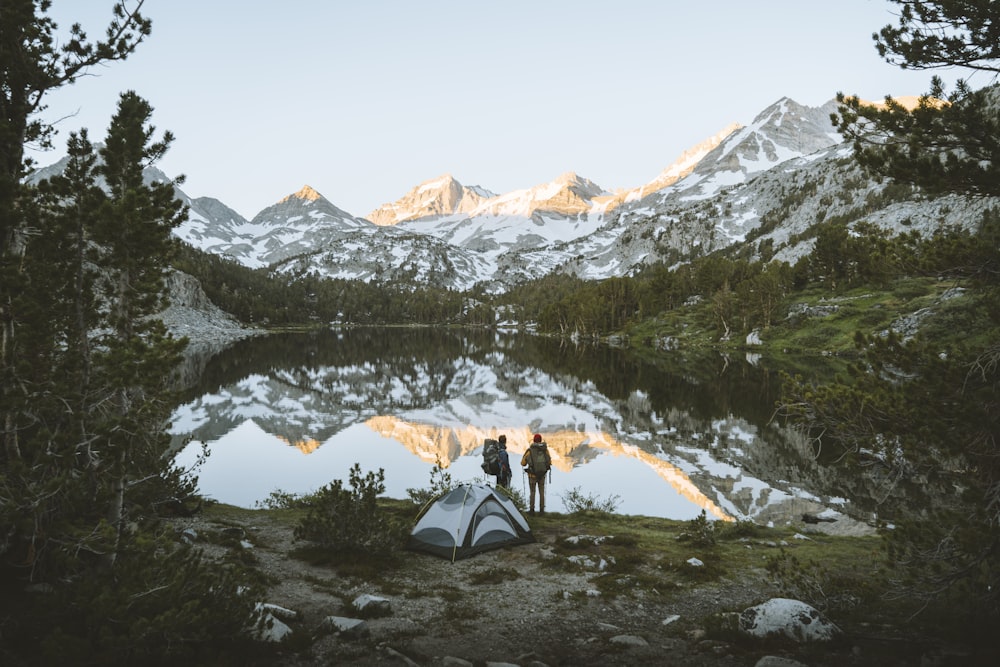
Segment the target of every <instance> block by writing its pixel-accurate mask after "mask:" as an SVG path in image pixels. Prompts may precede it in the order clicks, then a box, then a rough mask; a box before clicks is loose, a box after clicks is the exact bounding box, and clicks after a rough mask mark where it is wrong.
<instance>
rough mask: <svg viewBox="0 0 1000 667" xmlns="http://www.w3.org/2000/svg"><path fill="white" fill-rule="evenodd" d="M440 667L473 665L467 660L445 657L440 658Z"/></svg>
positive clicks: (470, 666)
mask: <svg viewBox="0 0 1000 667" xmlns="http://www.w3.org/2000/svg"><path fill="white" fill-rule="evenodd" d="M441 666H442V667H473V664H472V663H471V662H469V661H468V660H462V659H461V658H456V657H455V656H452V655H446V656H445V657H443V658H441Z"/></svg>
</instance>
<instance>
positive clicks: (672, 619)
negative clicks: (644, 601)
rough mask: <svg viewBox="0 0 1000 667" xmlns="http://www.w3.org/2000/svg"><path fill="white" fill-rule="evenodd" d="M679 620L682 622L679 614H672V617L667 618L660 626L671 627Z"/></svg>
mask: <svg viewBox="0 0 1000 667" xmlns="http://www.w3.org/2000/svg"><path fill="white" fill-rule="evenodd" d="M679 620H681V617H680V616H679V615H678V614H671V615H670V616H667V617H666V618H665V619H663V620H662V621H660V625H670V624H671V623H673V622H675V621H679Z"/></svg>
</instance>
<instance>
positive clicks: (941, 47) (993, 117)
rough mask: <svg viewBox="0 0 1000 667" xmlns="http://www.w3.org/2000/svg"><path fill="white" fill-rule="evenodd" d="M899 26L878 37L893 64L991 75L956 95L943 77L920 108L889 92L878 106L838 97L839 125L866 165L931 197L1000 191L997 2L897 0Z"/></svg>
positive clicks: (963, 85)
mask: <svg viewBox="0 0 1000 667" xmlns="http://www.w3.org/2000/svg"><path fill="white" fill-rule="evenodd" d="M893 2H895V3H896V4H898V5H900V7H901V12H900V14H899V24H898V25H897V26H893V25H887V26H885V27H883V28H882V29H881V31H880V32H878V33H876V34H874V35H873V36H872V37H873V39H874V40H875V43H876V48H877V49H878V52H879V54H880V55H882V56H883V57H884V58H885V59H886V60H887V61H888V62H890V63H892V64H895V65H899V66H900V67H902V68H904V69H918V70H931V69H941V68H954V67H960V68H964V69H968V70H972V71H973V72H974V74H976V75H980V76H982V75H985V76H987V77H988V83H989V84H990V85H988V86H986V87H983V88H981V89H979V90H976V89H974V88H973V87H972V86H971V84H970V81H971V78H970V80H959V81H958V82H957V83H956V86H955V89H954V90H953V91H951V92H950V93H949V92H947V91H946V89H945V86H944V84H943V82H942V81H941V79H940V78H939V77H936V76H935V77H933V78H932V80H931V88H930V91H929V92H928V93H926V94H924V95H922V96H921V97H920V99H919V101H918V103H917V105H916V107H913V108H908V107H907V106H904V105H903V104H902V103H900V102H899V101H898V100H896V99H894V98H893V97H891V96H888V97H886V99H885V103H884V104H883V105H873V104H870V103H867V102H864V101H862V100H860V99H859V98H858V97H857V96H848V95H844V94H843V93H840V94H838V96H837V99H838V101H839V102H840V107H839V116H838V115H836V114H835V115H834V116H833V121H834V124H835V125H837V126H838V129H839V131H840V132H841V134H842V135H843V136H844V138H845V139H846V140H847V141H850V142H852V143H853V144H854V150H855V155H856V157H857V160H858V161H859V163H860V164H861V165H862V166H865V167H867V168H869V169H870V170H872V171H873V172H875V173H877V174H881V175H884V176H890V177H892V178H895V179H897V180H901V181H906V182H910V183H914V184H916V185H919V186H920V187H922V188H923V189H924V190H925V191H927V192H929V193H931V194H942V193H947V192H961V193H965V194H970V195H978V196H995V195H1000V89H998V88H997V86H996V85H994V84H995V83H996V75H997V74H998V73H1000V8H998V7H997V5H996V3H994V2H965V1H964V0H937V1H934V2H928V1H924V0H893Z"/></svg>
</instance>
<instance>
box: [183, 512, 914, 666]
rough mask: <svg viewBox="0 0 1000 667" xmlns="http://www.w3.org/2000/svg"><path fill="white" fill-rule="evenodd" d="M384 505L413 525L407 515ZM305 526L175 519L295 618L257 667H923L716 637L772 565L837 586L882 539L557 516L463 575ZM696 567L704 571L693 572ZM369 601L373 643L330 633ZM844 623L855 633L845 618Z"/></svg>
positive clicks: (762, 585)
mask: <svg viewBox="0 0 1000 667" xmlns="http://www.w3.org/2000/svg"><path fill="white" fill-rule="evenodd" d="M380 503H381V504H382V505H383V506H384V507H386V508H388V510H389V511H391V512H393V513H396V514H397V515H399V516H401V517H407V518H408V520H409V521H411V522H412V521H413V520H414V519H415V518H416V515H417V509H416V508H415V506H414V505H413V503H411V502H407V501H401V500H389V499H382V500H380ZM300 517H301V512H298V511H296V510H292V509H270V510H264V509H257V510H248V509H243V508H237V507H233V506H229V505H219V504H213V505H209V506H208V507H206V508H205V509H204V510H203V511H202V512H200V513H198V514H196V515H194V516H192V517H185V518H178V519H176V520H175V521H174V523H175V525H174V528H175V529H176V530H178V531H185V530H189V531H193V533H192V534H194V535H196V536H197V537H196V538H195V539H196V542H197V544H198V546H199V547H201V548H204V549H205V550H206V553H208V554H209V555H210V556H212V557H215V558H219V559H223V560H230V561H238V562H241V563H244V564H247V565H250V566H252V567H253V568H255V569H257V570H259V572H260V573H261V576H262V578H263V579H264V581H265V582H266V588H267V599H266V600H263V602H267V603H269V604H273V605H277V606H279V607H281V608H284V609H288V610H291V611H293V612H294V614H295V616H294V618H291V619H289V620H288V621H287V624H288V626H289V627H290V629H291V634H290V636H288V637H287V638H286V639H285V640H284V642H283V643H281V644H275V645H274V648H273V651H274V654H273V655H268V656H261V660H262V661H263V664H279V665H287V666H298V667H301V666H304V665H312V664H356V665H376V664H378V665H385V664H389V665H393V664H399V665H414V664H415V665H436V664H445V663H444V662H443V661H444V659H445V658H452V659H458V660H464V661H467V662H468V663H471V664H473V665H483V664H486V663H487V662H500V663H510V664H518V665H529V664H532V663H535V664H539V663H540V664H545V665H634V664H663V659H664V656H667V655H668V656H669V659H670V662H669V664H674V665H687V666H701V665H720V664H721V665H754V664H756V662H757V661H758V660H759V659H760V658H761V657H762V656H764V655H783V656H786V657H793V656H795V655H796V654H797V653H798V654H803V652H804V655H805V657H804V658H802V659H803V660H804V661H805V663H806V664H809V665H814V666H817V665H835V664H845V663H844V661H845V660H846V659H847V657H848V656H849V655H850V656H853V657H851V658H850V661H851V664H855V665H868V664H871V665H875V664H907V663H906V660H907V659H912V658H913V657H914V656H912V655H906V654H905V653H901V652H900V648H899V642H898V641H887V642H884V643H879V642H877V641H875V642H873V641H872V640H871V639H867V640H864V643H863V645H861V644H859V643H858V642H860V641H861V640H859V639H852V640H850V641H849V642H848V643H845V644H843V645H837V646H835V647H831V646H825V647H823V648H822V650H819V651H817V650H816V649H808V648H802V647H795V646H782V645H775V644H773V643H769V644H767V645H760V644H757V643H750V644H748V643H746V642H745V641H741V640H737V639H735V638H734V637H733V636H732V633H727V631H726V630H725V629H724V627H722V625H721V622H722V621H721V619H723V618H725V616H724V614H725V613H728V612H733V611H739V610H741V609H743V608H745V607H747V606H749V605H751V604H754V603H757V602H759V601H761V600H764V599H767V598H768V597H770V596H774V595H776V594H778V593H779V592H782V589H780V588H779V587H778V585H777V584H776V577H775V572H774V568H773V567H771V568H769V567H768V563H780V562H782V561H783V559H784V558H785V556H786V555H788V554H792V555H794V557H795V558H797V559H799V560H800V561H801V562H803V563H807V562H810V561H815V560H817V559H819V560H822V562H823V563H824V567H825V568H826V575H827V576H831V577H837V576H839V573H843V572H848V571H851V570H853V569H856V568H859V567H865V566H867V565H868V564H870V563H871V554H872V552H873V550H875V549H876V548H877V547H876V545H877V540H876V538H873V537H862V538H859V537H841V536H833V535H826V534H823V533H821V532H817V531H820V530H823V529H824V527H825V526H824V525H823V524H820V525H815V524H812V525H810V524H805V523H802V524H799V525H789V526H785V527H781V528H770V529H769V528H763V527H759V526H758V527H753V528H751V527H750V526H746V525H732V524H730V525H726V526H722V525H718V526H716V525H715V524H716V523H717V522H709V523H708V524H705V523H701V522H697V521H688V522H685V521H673V520H669V519H660V518H650V517H641V516H624V515H616V514H613V513H606V512H572V513H564V512H548V513H547V514H546V515H545V516H544V517H537V516H532V517H527V519H528V523H529V524H530V528H531V534H532V536H533V537H534V541H524V542H522V543H519V544H514V545H512V546H504V547H501V548H494V549H489V550H486V551H482V552H481V553H478V554H474V555H471V556H469V557H466V558H459V559H456V560H454V561H452V560H451V559H450V558H448V557H442V556H440V555H432V554H430V553H425V552H419V551H411V550H408V549H401V550H400V551H399V552H398V554H397V556H398V558H396V559H394V561H393V562H392V563H386V562H382V561H376V560H373V559H363V558H362V559H358V560H350V559H345V560H338V559H331V558H328V557H324V556H323V555H322V554H320V553H317V552H313V551H310V550H309V549H308V548H306V547H305V545H303V543H302V542H301V541H297V540H295V538H294V536H293V533H294V530H293V529H294V525H295V523H296V521H297V520H298V519H299V518H300ZM707 526H712V527H711V528H709V527H707ZM705 531H707V532H705ZM796 536H798V537H796ZM709 537H712V538H713V539H708V538H709ZM691 558H697V559H699V560H700V561H701V562H702V563H703V566H702V567H693V566H691V565H690V564H689V563H688V560H689V559H691ZM785 592H787V589H785ZM801 592H803V593H804V592H805V589H802V591H801ZM364 594H368V595H375V596H379V597H382V598H385V599H387V600H389V603H390V607H391V609H390V610H389V611H388V612H386V613H383V614H380V615H377V616H373V617H367V618H364V620H365V625H366V627H367V630H366V633H365V635H364V636H362V637H358V638H346V637H344V636H341V635H338V634H336V633H331V632H324V631H323V630H322V627H323V621H324V619H325V618H327V617H328V616H340V617H350V616H352V615H357V612H356V610H355V609H354V608H353V607H352V602H353V601H354V600H355V599H356V598H358V596H360V595H364ZM884 611H885V613H887V614H891V610H884ZM892 620H893V619H892V617H891V615H887V616H884V621H885V623H887V624H888V623H891V622H892ZM837 621H838V622H840V623H841V624H842V625H843V626H844V628H845V630H846V631H848V632H851V631H853V630H857V628H856V627H852V623H854V622H855V619H852V617H851V616H850V615H849V614H848V615H846V616H844V615H843V614H841V615H839V616H838V618H837ZM877 630H878V629H876V628H871V627H869V628H867V629H866V633H867V634H877V632H876V631H877ZM912 648H913V649H914V650H917V651H919V650H922V648H923V647H922V646H921V645H920V644H919V642H914V643H913V644H912ZM852 651H853V652H854V653H852ZM800 657H801V656H800ZM453 664H464V663H453Z"/></svg>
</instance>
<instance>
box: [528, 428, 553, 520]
mask: <svg viewBox="0 0 1000 667" xmlns="http://www.w3.org/2000/svg"><path fill="white" fill-rule="evenodd" d="M521 466H522V467H523V468H524V471H525V472H526V473H528V488H529V490H530V493H529V499H530V500H529V504H528V514H534V513H535V490H536V489H537V490H538V513H539V514H545V475H546V474H547V473H549V472H550V471H551V470H552V457H551V456H549V448H548V445H546V444H545V441H544V440H542V435H541V434H540V433H536V434H535V436H534V438H532V443H531V446H530V447H528V449H526V450H525V452H524V455H523V456H522V457H521Z"/></svg>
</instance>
